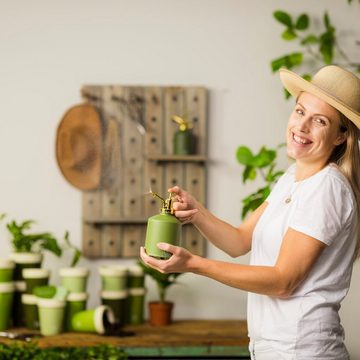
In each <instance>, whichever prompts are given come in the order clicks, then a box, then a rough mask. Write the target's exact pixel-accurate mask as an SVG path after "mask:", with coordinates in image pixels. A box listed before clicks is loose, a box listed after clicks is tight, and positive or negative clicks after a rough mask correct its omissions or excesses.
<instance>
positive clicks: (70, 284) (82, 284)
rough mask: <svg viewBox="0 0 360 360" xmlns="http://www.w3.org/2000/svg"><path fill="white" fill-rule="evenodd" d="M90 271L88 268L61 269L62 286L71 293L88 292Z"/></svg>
mask: <svg viewBox="0 0 360 360" xmlns="http://www.w3.org/2000/svg"><path fill="white" fill-rule="evenodd" d="M88 276H89V269H86V268H77V267H75V268H63V269H60V277H61V286H63V287H64V288H66V289H67V290H68V291H69V292H70V293H84V292H86V285H87V279H88Z"/></svg>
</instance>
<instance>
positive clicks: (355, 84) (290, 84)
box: [280, 65, 360, 129]
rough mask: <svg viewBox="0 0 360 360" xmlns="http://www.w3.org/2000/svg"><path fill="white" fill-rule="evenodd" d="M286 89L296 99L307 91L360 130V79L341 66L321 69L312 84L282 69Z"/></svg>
mask: <svg viewBox="0 0 360 360" xmlns="http://www.w3.org/2000/svg"><path fill="white" fill-rule="evenodd" d="M280 79H281V81H282V83H283V85H284V87H285V88H286V89H287V90H288V91H289V93H290V94H291V95H292V96H294V97H295V98H296V97H297V96H298V95H299V93H300V92H302V91H305V92H308V93H310V94H313V95H315V96H317V97H319V98H320V99H322V100H324V101H326V102H327V103H328V104H329V105H331V106H333V107H334V108H335V109H337V110H339V111H340V112H341V113H342V114H344V115H345V116H346V117H347V118H348V119H349V120H351V121H352V122H353V123H354V124H355V125H356V126H357V127H358V128H359V129H360V79H359V78H358V77H357V76H356V75H355V74H353V73H352V72H350V71H348V70H345V69H343V68H341V67H339V66H335V65H328V66H324V67H323V68H321V69H320V70H319V71H318V72H317V73H316V74H315V75H314V77H313V78H312V80H311V82H309V81H307V80H305V79H303V78H302V77H300V76H299V75H297V74H295V73H293V72H292V71H289V70H287V69H280Z"/></svg>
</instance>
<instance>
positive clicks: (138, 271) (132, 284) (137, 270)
mask: <svg viewBox="0 0 360 360" xmlns="http://www.w3.org/2000/svg"><path fill="white" fill-rule="evenodd" d="M128 274H129V275H128V288H143V287H144V285H145V276H144V270H143V269H142V268H141V267H140V266H138V265H134V266H131V267H129V268H128Z"/></svg>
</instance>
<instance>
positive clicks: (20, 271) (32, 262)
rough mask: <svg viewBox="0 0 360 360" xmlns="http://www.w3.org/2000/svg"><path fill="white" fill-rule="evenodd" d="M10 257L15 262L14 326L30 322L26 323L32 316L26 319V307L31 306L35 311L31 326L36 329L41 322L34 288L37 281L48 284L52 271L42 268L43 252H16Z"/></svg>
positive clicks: (33, 311) (32, 310)
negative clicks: (33, 292) (33, 294)
mask: <svg viewBox="0 0 360 360" xmlns="http://www.w3.org/2000/svg"><path fill="white" fill-rule="evenodd" d="M10 259H11V260H12V261H13V262H14V263H15V269H14V282H15V293H14V305H13V312H12V319H13V326H24V325H26V326H27V325H28V324H26V323H27V322H28V321H30V318H29V319H27V320H26V319H25V308H31V310H30V312H32V313H33V314H32V315H31V316H32V317H33V321H32V326H30V328H34V329H36V328H38V327H39V322H38V315H36V311H35V310H36V302H35V304H34V301H35V297H34V296H32V290H33V288H34V286H35V284H36V283H39V284H47V282H48V280H49V275H50V272H49V271H48V270H46V269H41V263H42V260H43V255H42V254H41V253H31V252H16V253H12V254H10ZM24 273H25V276H28V279H27V280H26V279H25V278H24ZM32 280H33V281H32ZM27 282H28V284H29V285H28V286H29V289H27ZM23 295H25V296H24V301H25V303H26V305H25V303H24V304H23ZM28 305H29V306H28ZM34 308H35V310H34ZM26 316H27V315H26ZM25 320H26V321H25Z"/></svg>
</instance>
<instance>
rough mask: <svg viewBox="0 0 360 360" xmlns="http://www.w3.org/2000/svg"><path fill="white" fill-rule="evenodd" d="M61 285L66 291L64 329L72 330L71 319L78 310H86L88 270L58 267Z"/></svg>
mask: <svg viewBox="0 0 360 360" xmlns="http://www.w3.org/2000/svg"><path fill="white" fill-rule="evenodd" d="M60 277H61V286H63V287H64V288H65V289H67V291H68V296H67V299H66V304H64V306H65V305H66V310H65V330H66V331H73V330H74V328H73V324H72V319H73V317H74V316H75V314H77V313H78V312H81V311H84V310H86V302H87V299H88V293H87V291H86V288H87V280H88V277H89V270H88V269H86V268H80V267H79V268H76V267H74V268H63V269H60Z"/></svg>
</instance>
